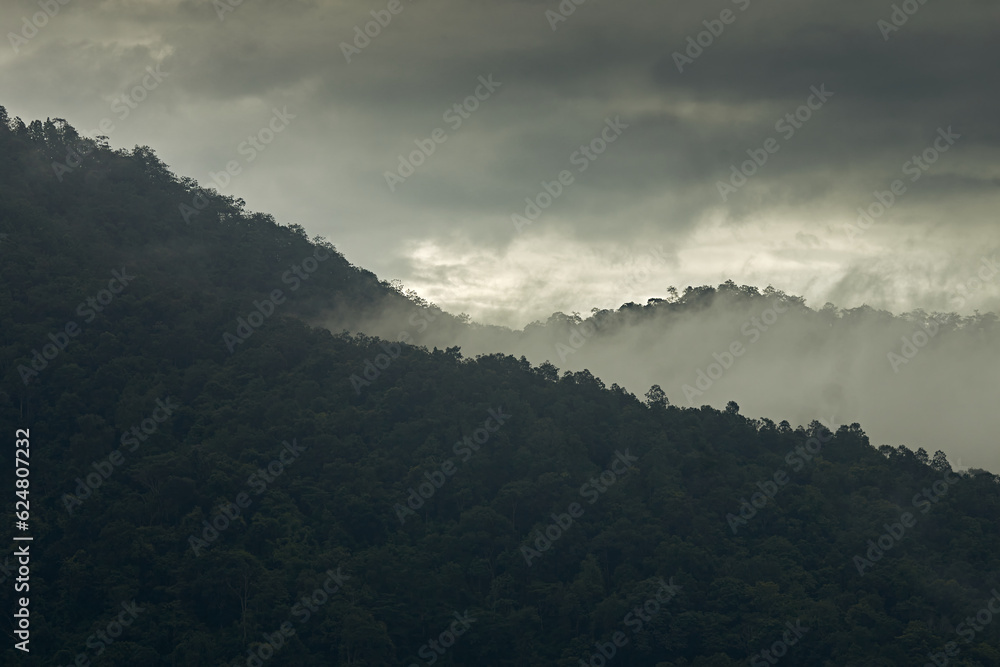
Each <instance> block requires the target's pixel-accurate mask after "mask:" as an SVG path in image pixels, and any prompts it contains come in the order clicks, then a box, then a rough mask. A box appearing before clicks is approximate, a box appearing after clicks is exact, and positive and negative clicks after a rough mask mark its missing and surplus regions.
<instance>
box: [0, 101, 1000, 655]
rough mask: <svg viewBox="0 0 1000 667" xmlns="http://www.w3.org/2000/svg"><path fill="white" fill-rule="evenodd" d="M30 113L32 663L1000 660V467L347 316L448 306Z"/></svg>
mask: <svg viewBox="0 0 1000 667" xmlns="http://www.w3.org/2000/svg"><path fill="white" fill-rule="evenodd" d="M0 116H2V117H0V332H2V333H0V335H2V339H0V341H2V342H0V346H2V350H3V354H2V355H0V372H2V376H3V383H2V385H0V423H2V424H3V425H4V428H5V437H7V438H8V442H9V445H10V446H8V447H5V448H4V449H3V450H2V454H0V456H2V458H3V459H4V468H3V469H4V470H5V471H11V470H13V469H14V465H15V463H14V453H13V452H14V445H13V438H14V437H15V430H16V429H23V430H27V431H30V440H31V454H32V456H31V458H30V491H31V494H32V497H31V524H30V525H31V527H30V532H31V535H32V537H33V542H31V547H30V549H31V575H32V576H31V577H30V582H25V583H26V584H27V585H28V586H27V587H28V588H29V590H18V591H16V592H15V590H14V584H15V580H16V578H17V577H18V576H19V575H18V567H19V565H18V559H17V557H16V556H15V555H14V553H15V549H16V545H15V543H14V542H13V541H12V540H10V539H9V538H10V537H11V536H12V535H11V531H13V524H12V523H11V522H8V524H7V525H8V526H10V528H7V529H6V530H8V533H7V535H6V537H7V538H8V539H7V541H6V542H5V544H6V545H8V546H7V547H5V549H6V551H4V552H3V553H2V554H0V564H2V565H3V569H2V571H0V577H2V578H3V580H4V581H5V585H4V586H3V589H2V590H3V593H2V597H3V599H4V601H5V604H7V605H8V606H7V608H8V609H9V608H11V607H13V606H14V600H15V597H18V598H19V597H25V598H30V604H29V605H28V607H27V608H29V609H30V619H31V630H32V632H31V642H30V653H25V652H22V651H19V650H17V649H16V648H14V643H15V640H16V636H15V635H14V634H13V627H12V629H11V630H9V631H8V637H9V640H8V642H7V644H6V645H5V646H4V647H3V649H2V650H3V664H9V665H15V664H23V665H88V664H94V665H98V664H99V665H107V666H113V665H121V666H125V665H128V666H134V665H144V666H152V665H228V666H231V667H235V666H237V665H247V666H256V667H260V666H261V665H265V664H266V665H296V666H317V667H319V666H324V667H325V666H329V665H353V666H356V667H357V666H361V665H369V666H375V665H396V664H403V665H431V664H440V665H489V666H502V665H510V666H511V667H513V666H515V665H557V666H563V667H575V666H577V665H595V666H596V665H606V664H607V665H612V664H613V665H621V666H638V665H648V666H650V667H654V666H655V667H681V666H685V667H726V666H736V665H746V664H748V663H749V664H751V665H764V664H776V663H777V662H778V661H779V660H780V661H781V663H782V664H785V665H803V666H804V665H809V666H817V665H819V666H829V667H844V666H857V667H862V666H869V665H884V666H895V665H898V666H900V667H904V666H905V667H911V666H913V665H924V664H935V665H944V664H949V665H965V666H982V667H986V666H996V665H998V664H1000V652H998V649H997V646H1000V623H998V622H995V621H994V616H995V615H996V613H997V612H998V611H1000V607H998V606H997V605H998V602H1000V596H998V594H997V591H998V590H1000V574H998V573H1000V535H998V532H1000V523H998V521H1000V519H998V517H1000V484H998V483H997V482H998V478H997V477H994V476H992V475H988V474H980V475H975V476H973V475H970V474H967V473H954V472H952V471H951V470H950V468H949V467H948V464H947V461H946V459H945V458H944V456H943V454H941V455H936V456H933V457H929V456H928V455H927V453H926V452H924V451H923V450H920V451H918V452H916V453H914V452H911V451H909V450H907V449H906V448H902V447H901V448H898V449H892V448H888V447H884V448H882V449H880V450H876V449H875V448H873V447H872V446H871V445H870V444H869V442H868V439H867V437H866V436H865V434H864V432H863V431H862V429H861V426H860V425H858V424H852V425H849V426H840V427H839V428H838V429H837V430H836V432H835V433H832V434H831V433H829V432H827V431H826V429H825V428H824V427H823V426H822V425H820V424H819V423H817V422H813V423H812V424H809V425H808V426H805V427H798V428H792V427H791V426H790V425H789V424H787V423H784V422H783V423H780V424H775V423H773V422H771V421H769V420H766V419H763V420H757V419H750V418H747V417H745V416H743V415H741V414H740V411H739V406H737V405H736V404H735V403H731V404H730V405H729V407H728V408H727V409H726V410H724V411H717V410H714V409H711V408H707V407H704V408H697V409H681V408H678V407H676V406H672V405H669V404H668V403H667V401H666V399H665V397H664V396H663V395H662V391H661V392H656V391H651V392H650V393H649V394H648V395H647V398H646V400H640V399H638V398H637V397H636V396H634V395H633V394H631V393H629V392H627V391H625V390H624V389H622V388H621V387H619V386H618V385H612V386H611V387H607V386H605V384H604V383H603V382H602V381H601V380H600V379H598V378H597V377H595V376H594V375H593V374H591V373H590V372H589V371H582V372H572V373H570V372H566V373H562V374H560V373H559V372H558V370H557V369H556V368H555V366H553V365H552V364H548V363H546V364H542V365H540V366H532V365H531V364H530V363H528V362H527V361H526V360H525V359H523V358H522V359H517V358H514V357H512V356H504V355H501V354H488V355H483V356H479V357H477V358H475V359H468V358H464V357H462V355H461V354H460V351H459V349H458V348H448V349H445V350H440V349H436V348H435V349H433V350H427V349H424V348H422V347H417V346H414V345H411V344H406V343H401V344H397V343H388V342H386V341H382V340H379V339H376V338H373V337H369V336H366V335H353V336H351V335H347V334H333V333H331V332H330V331H328V330H326V329H323V328H314V327H312V326H310V324H312V323H318V322H322V321H325V320H326V318H328V317H330V314H331V313H335V314H347V315H350V314H351V313H353V312H356V311H357V312H361V311H371V310H372V309H374V308H381V307H384V306H385V305H386V304H397V305H400V306H401V307H411V308H413V309H414V311H413V312H414V313H427V312H429V311H431V310H433V309H431V308H428V306H427V304H421V303H413V302H412V301H411V300H410V299H408V298H407V296H406V295H404V294H400V290H398V289H395V288H394V286H393V285H390V284H387V283H383V282H380V281H379V280H378V279H377V278H376V277H375V276H374V275H373V274H372V273H370V272H368V271H365V270H363V269H359V268H357V267H354V266H352V265H351V264H350V263H348V262H347V261H346V260H345V259H344V258H343V256H341V255H340V254H339V253H338V252H337V251H336V249H335V248H334V246H333V245H331V244H330V243H328V242H326V241H324V240H322V239H314V240H310V239H309V238H308V237H307V236H306V234H305V232H304V230H303V229H302V228H301V227H298V226H295V225H291V226H282V225H279V224H277V223H276V222H275V221H274V219H273V218H272V217H271V216H268V215H265V214H260V213H251V212H248V211H246V210H245V208H244V204H243V202H242V201H240V200H238V199H234V198H232V197H226V196H223V195H220V194H218V193H217V192H215V191H212V190H205V189H201V188H199V187H198V185H197V183H196V182H195V181H194V180H192V179H190V178H185V177H177V176H175V175H173V174H172V173H170V171H168V169H167V167H166V166H165V165H164V164H163V163H162V162H160V161H159V160H158V159H157V158H156V156H155V155H154V154H153V151H152V150H150V149H149V148H148V147H137V148H135V149H133V150H130V151H126V150H112V149H111V148H110V147H109V146H108V145H107V143H106V142H102V141H100V140H96V141H95V140H89V139H81V138H80V137H79V136H78V135H77V133H76V132H75V131H74V130H73V128H72V127H70V126H69V125H68V124H66V123H65V122H63V121H60V120H54V121H46V122H44V123H43V122H39V121H34V122H32V123H30V124H29V125H25V124H24V123H22V122H21V121H20V120H19V119H14V120H10V119H8V118H7V114H6V112H4V111H2V110H0ZM74 155H76V157H74ZM71 163H72V164H71ZM59 165H64V166H65V167H66V168H65V169H63V168H60V166H59ZM196 204H197V205H196ZM183 206H189V207H190V208H191V209H194V210H195V211H196V212H195V213H190V212H189V211H186V210H185V209H183V208H182V207H183ZM185 213H188V215H185ZM709 289H710V288H709ZM688 298H689V299H693V298H694V296H692V295H688ZM761 298H763V297H761ZM625 310H626V312H627V310H628V309H625ZM435 312H437V311H435ZM448 317H451V316H448ZM234 341H239V342H234ZM368 360H371V362H372V364H373V365H374V364H377V365H378V366H379V367H380V375H379V376H378V377H377V378H376V379H375V380H374V381H371V382H370V383H369V384H367V385H365V386H364V387H363V391H357V389H356V387H355V386H354V385H353V384H352V381H351V378H352V376H354V375H357V374H358V369H363V368H365V366H366V361H368ZM948 445H949V443H947V442H945V443H942V447H943V448H945V447H947V446H948ZM791 453H794V457H793V458H789V456H790V454H791ZM790 461H791V462H792V463H790ZM7 479H8V481H9V482H10V486H8V487H7V488H8V489H11V490H12V489H13V482H14V476H13V474H9V475H7ZM7 493H8V494H9V493H10V491H8V492H7ZM7 497H8V501H7V502H8V503H13V501H14V499H13V498H11V496H10V495H8V496H7ZM11 625H12V626H13V623H12V624H11Z"/></svg>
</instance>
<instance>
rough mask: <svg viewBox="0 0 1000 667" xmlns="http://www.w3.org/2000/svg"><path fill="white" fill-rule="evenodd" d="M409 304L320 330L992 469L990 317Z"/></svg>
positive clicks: (791, 304)
mask: <svg viewBox="0 0 1000 667" xmlns="http://www.w3.org/2000/svg"><path fill="white" fill-rule="evenodd" d="M411 296H412V294H411ZM416 301H417V302H416V303H413V302H410V301H405V302H403V301H402V300H401V302H400V303H398V304H394V305H392V306H388V307H386V306H383V307H381V308H378V309H374V310H372V311H369V313H368V314H366V315H361V316H353V317H346V316H343V315H342V316H339V317H335V316H332V317H328V318H327V319H326V320H325V321H324V322H323V324H324V325H325V326H327V327H328V328H330V329H331V330H333V331H335V332H340V331H345V330H346V331H349V332H364V333H366V334H368V335H374V336H378V337H380V338H383V339H385V340H391V341H403V342H409V343H412V344H417V345H424V346H427V347H428V348H432V347H438V348H447V347H453V346H458V347H460V348H461V352H462V354H463V355H464V356H466V357H474V356H476V355H480V354H491V353H496V352H501V353H504V354H511V355H514V356H516V357H521V356H524V357H525V358H527V359H528V360H529V361H530V362H531V363H533V364H541V363H543V362H550V363H552V364H553V365H554V366H556V367H557V368H559V369H560V371H573V372H579V371H583V370H589V371H590V372H591V373H593V374H594V375H595V376H597V377H598V378H600V379H601V380H602V381H603V382H604V383H606V384H607V385H611V384H612V383H616V384H618V385H620V386H621V387H623V388H625V389H627V390H628V391H630V392H632V393H633V394H635V395H636V396H639V397H642V396H644V395H645V394H646V392H647V391H648V390H649V389H650V387H651V386H652V385H659V386H660V387H661V388H662V389H663V391H664V392H665V393H666V396H667V398H668V400H669V402H670V404H671V405H675V406H678V407H700V406H702V405H710V406H712V407H715V408H723V407H725V406H726V405H727V404H728V402H729V401H735V402H736V403H737V404H738V405H739V407H740V412H741V414H743V415H745V416H747V417H750V418H755V419H765V418H766V419H770V420H772V421H774V422H781V421H787V422H789V423H790V424H791V425H792V426H793V427H794V426H796V425H799V424H808V423H810V422H811V421H813V420H818V421H820V422H821V423H823V424H824V425H826V426H828V427H830V428H833V429H835V428H837V427H838V426H840V425H843V424H852V423H860V424H861V425H862V426H863V428H864V430H865V432H866V433H867V434H868V436H869V438H870V439H871V442H872V444H873V445H875V446H876V447H878V446H880V445H890V446H892V447H897V446H899V445H904V446H906V447H907V448H909V449H911V450H914V451H916V450H917V449H919V448H923V449H925V450H926V451H927V452H928V454H930V455H933V453H934V452H935V451H937V450H942V451H944V452H945V453H946V454H947V456H948V460H949V461H950V462H951V464H952V466H953V467H955V468H956V469H967V468H983V469H987V470H991V471H994V472H995V471H1000V449H998V448H997V447H996V445H995V438H994V434H995V433H996V432H997V430H1000V413H998V412H997V411H996V410H995V409H993V403H995V399H994V397H995V395H996V380H997V371H998V369H1000V328H998V327H997V318H996V316H995V315H993V314H986V315H975V316H971V317H962V316H959V315H956V314H951V313H932V314H927V313H924V312H923V311H919V310H918V311H914V312H910V313H905V314H900V315H894V314H892V313H888V312H886V311H879V310H874V309H872V308H869V307H860V308H854V309H839V308H837V307H835V306H834V305H833V304H827V305H826V306H825V307H824V308H822V309H819V310H816V309H812V308H809V307H807V306H805V305H804V302H803V300H802V299H801V298H798V297H792V296H787V295H785V294H783V293H781V292H779V291H775V290H772V289H770V288H769V289H767V290H764V293H763V294H760V293H759V292H758V291H757V290H756V288H752V287H742V288H736V286H735V285H733V284H732V283H728V284H726V285H720V288H719V290H715V289H714V288H711V287H705V288H696V289H692V288H688V290H687V291H686V292H685V293H684V295H682V296H681V295H676V293H675V294H674V295H673V296H671V297H670V298H668V299H662V300H658V299H651V300H650V302H649V303H648V304H647V305H645V306H640V305H637V304H626V305H624V306H622V307H621V308H620V309H618V310H617V311H611V310H597V309H594V311H593V312H592V313H591V314H590V315H589V316H587V317H582V316H581V315H579V314H577V313H574V314H570V315H566V314H563V313H555V314H553V315H552V316H551V317H549V318H548V319H547V320H546V321H545V322H534V323H532V324H529V325H527V326H526V327H524V328H523V329H520V330H512V329H507V328H504V327H498V326H488V325H480V324H476V323H471V322H468V321H467V318H464V317H455V316H453V315H450V314H448V313H445V312H443V311H441V310H440V309H438V308H436V307H433V306H430V305H428V304H427V303H426V302H423V301H422V300H420V299H419V298H417V300H416ZM956 434H961V435H960V437H958V438H956Z"/></svg>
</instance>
